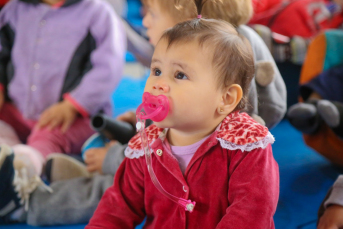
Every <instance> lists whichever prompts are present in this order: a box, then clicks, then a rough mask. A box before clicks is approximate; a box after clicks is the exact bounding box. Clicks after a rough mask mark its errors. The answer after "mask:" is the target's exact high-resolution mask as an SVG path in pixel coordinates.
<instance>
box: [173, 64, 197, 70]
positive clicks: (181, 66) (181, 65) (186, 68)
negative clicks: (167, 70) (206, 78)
mask: <svg viewBox="0 0 343 229" xmlns="http://www.w3.org/2000/svg"><path fill="white" fill-rule="evenodd" d="M172 64H173V65H176V66H179V67H180V68H181V69H183V70H184V71H190V72H194V70H193V69H192V68H191V67H189V66H188V65H187V64H184V63H180V62H173V63H172Z"/></svg>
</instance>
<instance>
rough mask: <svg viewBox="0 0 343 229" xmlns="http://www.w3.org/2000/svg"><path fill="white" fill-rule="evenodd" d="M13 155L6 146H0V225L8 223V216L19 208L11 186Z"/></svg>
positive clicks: (18, 200) (15, 193) (18, 202)
mask: <svg viewBox="0 0 343 229" xmlns="http://www.w3.org/2000/svg"><path fill="white" fill-rule="evenodd" d="M13 160H14V154H13V151H12V149H11V148H10V147H9V146H7V145H1V146H0V224H6V223H10V215H11V214H12V213H13V212H14V211H15V210H17V209H19V208H20V207H21V204H20V198H19V197H18V196H17V195H18V193H17V192H16V191H15V186H14V185H13V180H14V173H15V172H14V167H13Z"/></svg>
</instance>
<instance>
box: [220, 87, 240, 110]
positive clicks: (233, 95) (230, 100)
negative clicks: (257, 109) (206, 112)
mask: <svg viewBox="0 0 343 229" xmlns="http://www.w3.org/2000/svg"><path fill="white" fill-rule="evenodd" d="M242 97H243V90H242V88H241V86H240V85H238V84H232V85H230V86H229V87H228V88H226V89H225V90H224V93H223V95H222V99H221V103H220V104H219V106H218V113H219V114H225V115H228V114H229V113H231V112H232V111H233V110H234V109H235V108H236V107H237V105H238V104H239V102H240V101H241V99H242Z"/></svg>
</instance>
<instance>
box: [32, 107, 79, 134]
mask: <svg viewBox="0 0 343 229" xmlns="http://www.w3.org/2000/svg"><path fill="white" fill-rule="evenodd" d="M76 115H77V110H76V108H75V107H74V106H73V104H71V103H70V102H69V101H68V100H63V101H62V102H59V103H57V104H54V105H52V106H51V107H49V108H48V109H46V110H45V111H44V112H43V113H42V114H41V116H40V119H39V120H38V128H43V127H47V128H48V129H49V130H53V129H54V128H56V127H58V126H61V131H62V132H63V133H65V132H66V131H67V130H68V129H69V127H70V126H71V125H72V124H73V122H74V120H75V118H76Z"/></svg>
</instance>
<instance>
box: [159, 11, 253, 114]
mask: <svg viewBox="0 0 343 229" xmlns="http://www.w3.org/2000/svg"><path fill="white" fill-rule="evenodd" d="M200 10H201V8H200ZM162 39H166V40H167V42H168V48H170V47H171V46H173V45H174V44H177V43H187V42H193V41H197V42H198V43H199V46H200V47H201V48H203V47H205V46H206V47H211V50H213V56H212V64H213V68H214V69H215V71H216V76H217V80H218V87H220V88H221V89H225V88H227V87H228V86H230V85H231V84H239V85H240V86H241V87H242V89H243V98H242V100H241V101H240V103H239V104H238V105H237V107H236V109H235V110H240V109H243V108H244V107H245V105H246V100H247V98H246V96H247V94H248V89H249V85H250V81H251V79H252V78H253V75H254V58H253V54H252V50H251V46H250V44H249V42H248V41H247V39H246V38H244V37H242V36H241V35H239V34H238V33H237V31H236V29H235V28H234V27H233V26H232V25H231V24H229V23H227V22H225V21H221V20H215V19H193V20H191V21H186V22H181V23H179V24H177V25H175V26H174V27H173V28H171V29H169V30H167V31H165V33H164V34H163V35H162V37H161V40H162Z"/></svg>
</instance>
